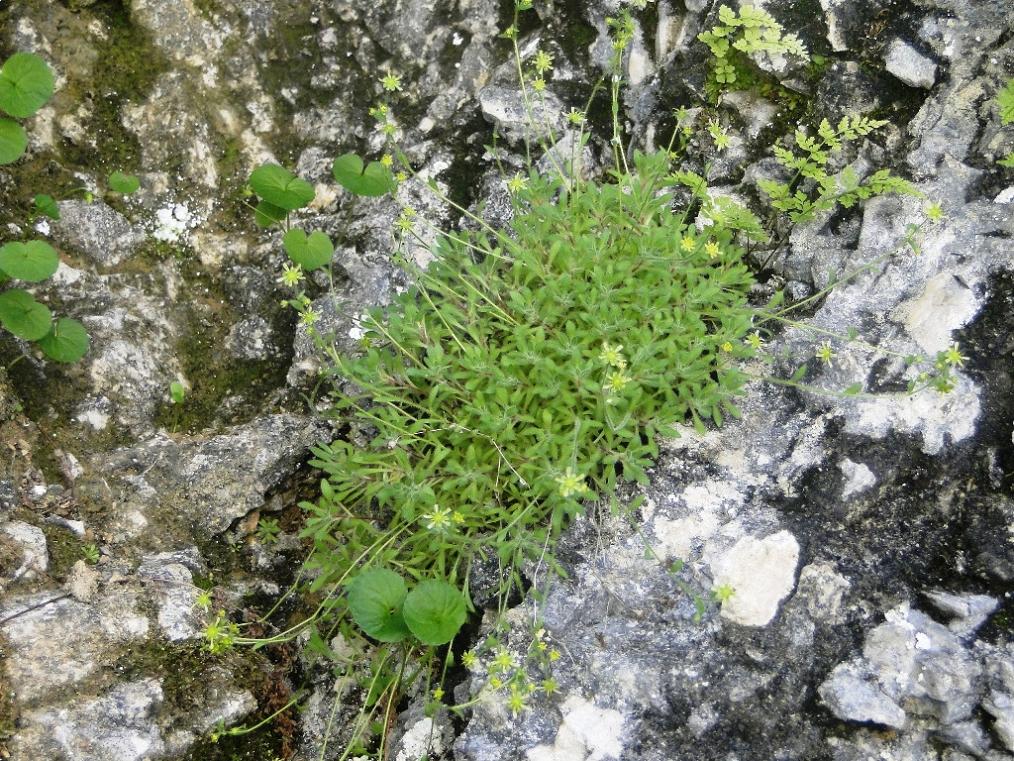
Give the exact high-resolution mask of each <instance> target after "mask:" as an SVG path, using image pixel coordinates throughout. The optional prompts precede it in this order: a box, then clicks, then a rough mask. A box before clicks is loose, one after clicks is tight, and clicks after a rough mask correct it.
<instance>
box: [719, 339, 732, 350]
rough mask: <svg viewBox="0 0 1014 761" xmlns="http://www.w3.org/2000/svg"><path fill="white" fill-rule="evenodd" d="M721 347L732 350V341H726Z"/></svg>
mask: <svg viewBox="0 0 1014 761" xmlns="http://www.w3.org/2000/svg"><path fill="white" fill-rule="evenodd" d="M719 348H721V350H722V351H732V342H731V341H726V342H725V343H724V344H722V345H721V346H720V347H719Z"/></svg>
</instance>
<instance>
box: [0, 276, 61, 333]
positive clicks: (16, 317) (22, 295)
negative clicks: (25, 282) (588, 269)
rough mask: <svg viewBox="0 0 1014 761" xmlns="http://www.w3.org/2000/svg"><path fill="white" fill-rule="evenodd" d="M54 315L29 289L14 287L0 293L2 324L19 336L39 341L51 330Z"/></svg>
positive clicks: (0, 318)
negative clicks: (33, 296)
mask: <svg viewBox="0 0 1014 761" xmlns="http://www.w3.org/2000/svg"><path fill="white" fill-rule="evenodd" d="M52 320H53V315H52V314H51V313H50V311H49V308H48V307H47V306H46V305H45V304H40V303H39V302H38V301H36V300H35V299H34V298H32V295H31V294H30V293H28V292H27V291H23V290H21V289H20V288H13V289H11V290H9V291H4V292H3V293H0V324H3V326H4V327H5V328H7V330H9V331H10V332H11V333H13V334H14V335H16V336H17V337H18V338H24V339H25V340H26V341H38V340H39V339H40V338H42V337H43V336H44V335H46V334H47V333H48V332H49V328H50V324H51V323H52Z"/></svg>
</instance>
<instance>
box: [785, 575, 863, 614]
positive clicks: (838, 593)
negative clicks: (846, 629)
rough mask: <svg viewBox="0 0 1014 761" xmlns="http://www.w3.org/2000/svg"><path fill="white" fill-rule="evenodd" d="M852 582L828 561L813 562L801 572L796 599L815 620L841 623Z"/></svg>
mask: <svg viewBox="0 0 1014 761" xmlns="http://www.w3.org/2000/svg"><path fill="white" fill-rule="evenodd" d="M851 587H852V584H851V583H850V582H849V580H848V579H846V578H845V577H844V576H842V575H841V574H840V573H838V572H837V571H836V570H835V569H834V567H833V566H832V565H830V564H828V563H811V564H810V565H807V566H804V567H803V568H802V570H800V572H799V582H798V584H797V587H796V594H795V597H794V600H795V601H797V602H802V603H803V604H804V605H805V606H806V610H807V612H808V613H809V615H810V617H811V618H813V619H814V620H815V621H826V622H828V623H832V624H836V623H840V622H841V621H842V620H843V619H844V611H843V605H844V601H845V596H846V595H847V594H848V592H849V589H851Z"/></svg>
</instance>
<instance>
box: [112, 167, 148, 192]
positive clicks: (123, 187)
mask: <svg viewBox="0 0 1014 761" xmlns="http://www.w3.org/2000/svg"><path fill="white" fill-rule="evenodd" d="M139 187H141V181H140V180H139V179H137V178H136V177H135V176H134V175H132V174H124V173H123V172H120V171H116V172H113V173H112V174H111V175H109V189H110V190H112V191H115V192H117V193H122V194H123V195H125V196H126V195H130V194H131V193H133V192H134V191H136V190H137V189H138V188H139Z"/></svg>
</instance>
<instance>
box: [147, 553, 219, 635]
mask: <svg viewBox="0 0 1014 761" xmlns="http://www.w3.org/2000/svg"><path fill="white" fill-rule="evenodd" d="M138 576H139V577H140V578H142V579H144V580H146V581H148V582H150V587H151V592H150V594H151V596H152V597H153V598H154V600H155V603H156V605H158V625H159V627H160V628H161V630H162V634H163V636H165V638H166V639H167V640H169V641H170V642H177V641H180V640H185V639H191V638H193V637H197V636H199V635H200V633H201V631H202V629H203V622H202V621H201V620H200V616H199V614H198V611H197V606H196V604H197V596H198V595H199V594H200V592H201V590H200V589H198V588H197V587H196V586H195V585H194V579H193V575H192V574H191V573H190V569H189V568H187V567H186V566H185V565H183V564H182V563H179V562H177V561H176V558H175V557H174V553H161V554H159V555H149V556H147V557H145V558H144V559H143V560H142V561H141V567H140V568H139V569H138Z"/></svg>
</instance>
